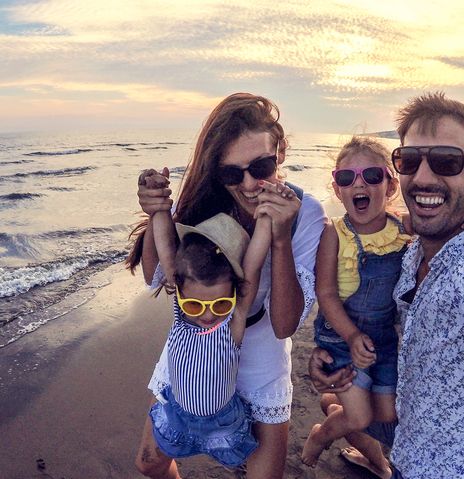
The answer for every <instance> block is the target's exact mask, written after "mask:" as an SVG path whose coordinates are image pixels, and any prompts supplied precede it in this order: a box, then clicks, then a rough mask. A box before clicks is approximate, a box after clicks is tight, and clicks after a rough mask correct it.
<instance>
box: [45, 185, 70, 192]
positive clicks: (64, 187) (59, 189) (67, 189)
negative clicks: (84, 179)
mask: <svg viewBox="0 0 464 479" xmlns="http://www.w3.org/2000/svg"><path fill="white" fill-rule="evenodd" d="M47 190H52V191H77V188H73V187H69V186H68V187H67V186H49V187H48V188H47Z"/></svg>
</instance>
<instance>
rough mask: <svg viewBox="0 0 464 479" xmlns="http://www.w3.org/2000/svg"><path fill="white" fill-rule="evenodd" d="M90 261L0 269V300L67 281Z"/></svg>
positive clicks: (86, 259) (84, 259) (85, 259)
mask: <svg viewBox="0 0 464 479" xmlns="http://www.w3.org/2000/svg"><path fill="white" fill-rule="evenodd" d="M89 263H90V259H88V258H82V259H79V260H75V261H66V262H63V263H48V264H45V265H37V266H25V267H23V268H16V269H10V268H0V298H5V297H7V296H15V295H17V294H21V293H25V292H26V291H29V290H30V289H31V288H33V287H35V286H44V285H46V284H48V283H53V282H55V281H63V280H65V279H69V278H70V277H71V276H72V275H73V274H74V273H76V272H77V271H80V270H82V269H84V268H87V267H88V266H89Z"/></svg>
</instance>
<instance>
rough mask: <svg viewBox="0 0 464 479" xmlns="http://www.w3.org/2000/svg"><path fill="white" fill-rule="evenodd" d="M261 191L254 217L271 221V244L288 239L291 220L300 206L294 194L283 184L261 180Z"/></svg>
mask: <svg viewBox="0 0 464 479" xmlns="http://www.w3.org/2000/svg"><path fill="white" fill-rule="evenodd" d="M259 185H260V186H261V187H262V188H263V191H262V192H261V193H260V194H259V196H258V200H259V205H258V206H257V208H256V211H255V214H254V217H255V218H258V217H259V216H261V215H265V214H266V215H269V216H270V218H271V220H272V242H273V244H276V243H278V242H279V241H286V240H288V239H289V238H290V233H291V230H292V224H293V220H294V219H295V217H296V215H297V214H298V211H299V209H300V206H301V201H300V200H299V199H298V198H297V196H296V194H295V192H294V191H293V190H292V189H291V188H289V187H288V186H286V185H284V184H283V183H276V184H273V183H270V182H269V181H264V180H261V181H260V182H259Z"/></svg>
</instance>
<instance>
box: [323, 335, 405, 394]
mask: <svg viewBox="0 0 464 479" xmlns="http://www.w3.org/2000/svg"><path fill="white" fill-rule="evenodd" d="M316 342H317V345H318V346H319V347H321V348H323V349H325V350H326V351H327V352H328V353H329V354H330V356H332V359H333V363H330V364H327V363H326V364H324V370H325V371H326V372H327V373H328V374H331V373H333V372H335V371H336V370H338V369H340V368H343V367H345V366H347V365H349V364H352V362H353V361H352V360H351V354H350V348H349V347H348V344H347V343H346V342H344V341H342V342H338V343H336V342H330V341H321V340H318V339H317V340H316ZM376 354H377V361H376V362H375V363H374V364H373V365H372V366H369V367H368V368H362V369H361V368H357V367H356V366H354V370H355V371H356V376H355V377H354V379H353V384H354V385H355V386H358V387H359V388H362V389H367V390H368V391H372V392H374V393H378V394H395V391H396V384H397V382H398V370H397V362H398V349H397V345H396V343H395V342H392V343H391V344H389V345H385V346H384V347H382V348H380V349H377V350H376Z"/></svg>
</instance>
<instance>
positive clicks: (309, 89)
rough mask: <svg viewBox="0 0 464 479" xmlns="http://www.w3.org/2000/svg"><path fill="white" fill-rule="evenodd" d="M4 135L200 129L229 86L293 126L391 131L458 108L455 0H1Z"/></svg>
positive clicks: (460, 73) (460, 40) (461, 70)
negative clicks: (400, 113)
mask: <svg viewBox="0 0 464 479" xmlns="http://www.w3.org/2000/svg"><path fill="white" fill-rule="evenodd" d="M0 62H1V65H2V67H1V69H0V98H1V107H0V132H6V131H16V130H34V129H40V130H44V129H48V130H52V131H53V130H55V129H66V128H68V129H75V128H83V129H89V128H90V129H92V128H113V127H114V128H116V127H117V128H119V127H134V128H140V127H146V128H164V127H169V128H170V127H187V128H192V127H193V128H197V127H199V125H200V124H201V122H202V121H203V120H204V118H205V116H206V115H207V114H208V112H209V111H210V109H211V108H212V107H213V106H214V105H215V104H216V103H217V102H218V101H219V100H220V99H221V98H223V97H224V96H226V95H228V94H230V93H233V92H236V91H249V92H252V93H257V94H262V95H265V96H268V97H269V98H271V99H272V100H274V101H275V102H276V103H277V104H278V105H279V107H280V108H281V111H282V120H283V122H284V124H285V125H286V126H287V127H288V128H291V129H294V130H301V131H315V132H334V133H337V132H338V133H345V132H360V130H366V131H376V130H388V129H392V128H393V126H394V125H393V118H394V112H395V110H396V109H397V108H398V106H400V105H402V104H403V103H404V102H405V101H406V100H407V99H408V98H410V97H412V96H415V95H416V94H419V93H422V92H423V91H430V90H438V89H441V90H444V91H445V92H446V93H447V94H448V95H449V96H450V97H452V98H455V99H458V100H461V101H464V2H463V1H462V0H447V1H443V0H442V1H440V2H438V1H434V0H432V1H427V2H424V1H423V0H401V1H400V0H388V1H386V2H377V1H372V0H369V1H368V0H351V1H344V0H339V1H332V0H305V1H303V0H302V1H297V0H294V1H281V2H271V1H261V0H253V1H250V0H246V1H245V0H238V1H237V0H235V1H234V0H232V1H215V0H210V1H207V0H205V1H196V0H167V1H154V0H1V1H0Z"/></svg>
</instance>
